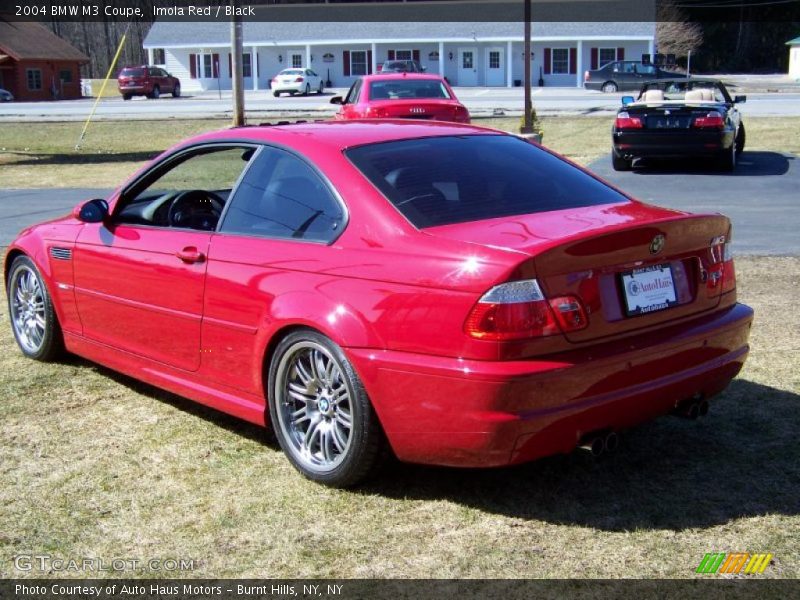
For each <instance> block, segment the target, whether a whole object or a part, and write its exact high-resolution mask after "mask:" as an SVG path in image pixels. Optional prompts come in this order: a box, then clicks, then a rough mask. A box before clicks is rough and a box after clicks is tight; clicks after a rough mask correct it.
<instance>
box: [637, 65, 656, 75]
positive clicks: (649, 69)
mask: <svg viewBox="0 0 800 600" xmlns="http://www.w3.org/2000/svg"><path fill="white" fill-rule="evenodd" d="M636 71H637V72H638V73H641V74H642V75H655V74H656V68H655V67H654V66H653V65H636Z"/></svg>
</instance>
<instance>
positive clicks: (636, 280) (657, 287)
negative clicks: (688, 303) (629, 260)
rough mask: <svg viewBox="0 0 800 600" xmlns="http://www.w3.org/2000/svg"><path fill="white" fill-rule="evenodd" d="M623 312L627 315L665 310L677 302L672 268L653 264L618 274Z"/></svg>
mask: <svg viewBox="0 0 800 600" xmlns="http://www.w3.org/2000/svg"><path fill="white" fill-rule="evenodd" d="M620 281H621V283H622V291H623V296H624V298H625V314H626V315H627V316H629V317H633V316H635V315H644V314H647V313H651V312H656V311H659V310H665V309H667V308H670V307H671V306H675V305H676V304H677V303H678V297H677V294H676V293H675V280H674V279H673V277H672V268H671V267H670V266H669V265H668V264H666V265H655V266H652V267H645V268H642V269H634V270H633V271H627V272H625V273H621V274H620Z"/></svg>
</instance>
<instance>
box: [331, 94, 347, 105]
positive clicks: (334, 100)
mask: <svg viewBox="0 0 800 600" xmlns="http://www.w3.org/2000/svg"><path fill="white" fill-rule="evenodd" d="M331 104H344V98H342V97H341V96H334V97H333V98H331Z"/></svg>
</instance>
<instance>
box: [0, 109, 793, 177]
mask: <svg viewBox="0 0 800 600" xmlns="http://www.w3.org/2000/svg"><path fill="white" fill-rule="evenodd" d="M474 122H475V124H477V125H482V126H486V127H494V128H497V129H501V130H504V131H517V130H518V129H519V124H520V119H519V118H492V119H476V120H475V121H474ZM611 122H612V118H611V117H574V116H564V117H544V118H543V119H542V127H543V130H544V144H545V145H546V146H548V147H549V148H552V149H554V150H556V151H557V152H560V153H562V154H564V155H566V156H567V157H569V158H571V159H572V160H574V161H576V162H578V163H580V164H588V163H590V162H592V161H593V160H595V159H597V158H599V157H601V156H603V155H604V154H607V153H608V152H609V151H610V147H611V137H610V136H611V134H610V131H611ZM745 123H746V125H747V149H749V150H772V151H778V152H792V153H795V154H800V136H798V135H796V132H797V131H800V118H798V117H785V118H774V117H770V118H760V119H759V118H750V119H746V120H745ZM82 126H83V125H82V123H77V122H73V123H36V125H35V126H32V125H31V124H30V123H3V125H2V129H0V169H2V178H0V187H4V188H14V187H19V188H49V187H89V188H105V187H107V188H114V187H117V186H118V185H119V184H120V183H122V182H123V181H124V180H125V178H127V177H128V176H129V175H131V174H132V173H133V172H134V171H136V169H137V168H139V167H140V166H141V165H142V163H143V162H144V161H145V160H147V159H149V158H151V157H153V156H155V155H157V154H158V153H160V152H162V151H163V150H165V149H166V148H168V147H169V146H171V145H173V144H175V143H177V142H179V141H180V140H182V139H184V138H186V137H188V136H191V135H195V134H198V133H202V132H205V131H211V130H215V129H222V128H225V127H228V126H229V121H227V120H212V119H207V120H162V121H98V122H96V123H92V125H91V126H90V128H89V131H88V133H87V135H86V138H85V140H84V142H83V145H82V147H81V150H80V151H75V143H76V142H77V141H78V136H79V135H80V132H81V128H82ZM42 166H47V167H48V168H47V169H42V168H40V167H42Z"/></svg>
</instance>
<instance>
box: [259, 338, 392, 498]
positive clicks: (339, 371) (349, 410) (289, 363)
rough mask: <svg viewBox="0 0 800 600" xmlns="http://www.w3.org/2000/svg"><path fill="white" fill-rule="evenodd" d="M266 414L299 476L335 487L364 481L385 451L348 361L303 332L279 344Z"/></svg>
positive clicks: (324, 340)
mask: <svg viewBox="0 0 800 600" xmlns="http://www.w3.org/2000/svg"><path fill="white" fill-rule="evenodd" d="M268 389H269V392H268V396H269V413H270V419H271V421H272V426H273V428H274V430H275V435H276V437H277V438H278V442H279V443H280V445H281V448H282V449H283V451H284V453H285V454H286V456H287V457H288V458H289V460H290V462H291V463H292V464H293V465H294V467H295V468H296V469H297V470H298V471H300V472H301V473H302V474H303V475H305V476H306V477H308V478H309V479H312V480H314V481H318V482H320V483H324V484H326V485H331V486H335V487H347V486H351V485H355V484H357V483H359V482H361V481H363V480H364V479H365V478H366V477H367V476H368V475H369V474H370V473H371V472H372V471H373V470H374V468H375V467H376V466H377V465H378V463H379V459H380V458H381V456H382V454H383V449H384V448H385V441H384V437H383V431H382V430H381V427H380V423H379V422H378V418H377V416H376V415H375V411H374V410H373V408H372V405H371V404H370V401H369V398H368V397H367V393H366V391H365V390H364V386H363V385H362V383H361V380H360V379H359V377H358V375H357V374H356V372H355V370H354V369H353V367H352V365H351V364H350V362H349V361H348V360H347V357H346V356H345V355H344V353H343V352H342V349H341V348H339V346H337V345H336V344H335V343H333V342H332V341H331V340H330V339H328V338H327V337H325V336H324V335H322V334H320V333H318V332H316V331H313V330H310V329H303V330H298V331H294V332H292V333H290V334H289V335H287V336H286V337H285V338H284V339H283V340H281V342H280V343H279V344H278V346H277V348H276V349H275V352H274V354H273V358H272V361H271V363H270V369H269V388H268Z"/></svg>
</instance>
